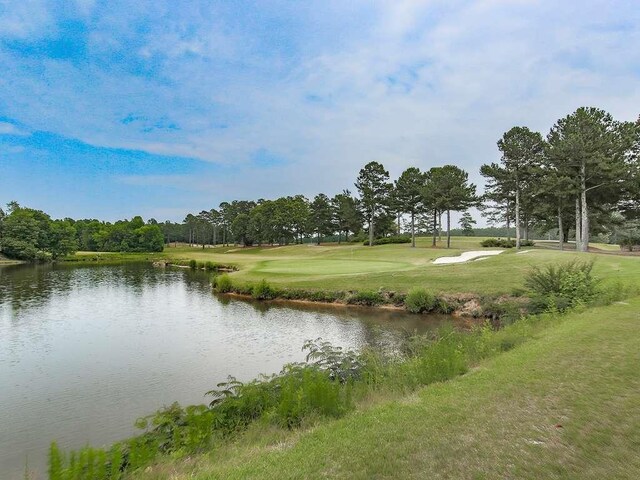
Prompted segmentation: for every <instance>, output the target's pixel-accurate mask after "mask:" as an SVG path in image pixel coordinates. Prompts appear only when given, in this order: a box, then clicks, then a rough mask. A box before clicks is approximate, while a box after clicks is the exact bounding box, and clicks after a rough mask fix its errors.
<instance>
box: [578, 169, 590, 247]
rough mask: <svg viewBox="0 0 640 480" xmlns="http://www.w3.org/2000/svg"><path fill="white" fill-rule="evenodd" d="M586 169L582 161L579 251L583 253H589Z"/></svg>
mask: <svg viewBox="0 0 640 480" xmlns="http://www.w3.org/2000/svg"><path fill="white" fill-rule="evenodd" d="M586 176H587V174H586V167H585V164H584V160H583V161H582V165H581V167H580V182H581V184H580V190H581V192H580V203H581V204H582V235H581V236H582V244H581V247H582V248H581V250H582V251H583V252H588V251H589V210H588V206H587V185H586V183H587V179H586Z"/></svg>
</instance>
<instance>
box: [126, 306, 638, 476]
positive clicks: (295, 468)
mask: <svg viewBox="0 0 640 480" xmlns="http://www.w3.org/2000/svg"><path fill="white" fill-rule="evenodd" d="M638 365H640V299H638V298H636V299H634V300H632V301H630V302H629V303H628V304H616V305H612V306H608V307H600V308H594V309H591V310H589V311H588V312H581V313H573V314H571V315H569V316H568V317H566V318H565V319H558V323H557V324H555V325H553V326H551V327H549V328H546V329H543V330H540V332H539V333H538V334H537V338H535V339H533V340H530V341H529V342H526V343H524V344H522V345H520V346H519V347H516V348H515V349H513V350H511V351H510V352H507V353H504V354H501V355H498V356H497V357H494V358H493V359H491V360H488V361H486V362H484V363H482V364H480V365H479V367H477V368H475V369H474V370H472V371H470V372H469V373H467V374H466V375H464V376H462V377H458V378H456V379H454V380H450V381H447V382H444V383H440V384H435V385H431V386H428V387H425V388H424V389H422V390H420V391H418V392H417V393H416V394H413V395H411V396H409V397H404V398H401V399H398V400H395V401H391V402H387V403H382V404H378V405H376V406H372V407H370V408H369V409H364V410H359V411H357V412H354V413H352V414H350V415H348V416H347V417H345V418H343V419H341V420H336V421H331V422H324V423H321V424H320V425H319V426H317V427H315V428H313V429H310V430H307V431H302V432H291V433H286V432H280V433H279V434H276V433H271V435H269V432H268V431H267V432H264V429H263V430H262V435H261V436H259V435H257V434H256V433H254V434H253V438H247V436H249V437H251V433H249V435H247V436H245V437H243V438H241V439H239V440H238V441H237V442H236V443H235V444H231V445H227V446H221V447H220V448H219V449H217V450H214V451H213V452H211V453H210V454H208V455H204V456H202V457H199V458H195V459H188V460H186V461H178V462H170V463H165V464H160V465H157V466H155V467H153V468H152V469H148V470H147V471H146V472H140V474H139V475H136V476H134V478H142V479H145V480H151V479H154V480H158V479H168V478H171V479H173V480H182V479H187V478H188V479H196V480H211V479H251V478H256V479H270V478H278V479H308V478H350V479H392V478H394V479H395V478H401V479H423V478H436V479H437V478H456V479H495V478H526V479H539V478H545V479H574V478H580V479H603V478H616V479H636V478H638V472H640V455H639V454H638V452H640V370H639V369H638Z"/></svg>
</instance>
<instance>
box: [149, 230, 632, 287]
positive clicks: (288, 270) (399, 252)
mask: <svg viewBox="0 0 640 480" xmlns="http://www.w3.org/2000/svg"><path fill="white" fill-rule="evenodd" d="M480 241H482V238H477V237H454V238H453V241H452V248H451V249H449V250H447V249H444V248H442V247H441V246H440V245H443V243H444V241H443V242H440V244H439V248H431V239H428V238H419V239H418V248H411V247H410V246H409V245H407V244H400V245H381V246H375V247H364V246H362V245H360V244H345V245H341V246H338V245H337V244H332V245H322V246H315V245H291V246H283V247H251V248H241V247H216V248H206V249H202V248H190V247H180V246H179V247H178V248H173V247H167V248H166V249H165V251H164V253H163V254H162V255H164V256H165V257H167V258H174V259H177V260H189V259H196V260H198V261H209V260H210V261H214V262H218V263H223V264H233V265H236V266H237V267H238V268H239V271H238V272H235V273H233V274H231V275H232V277H233V278H234V280H237V281H238V282H256V281H260V280H262V279H263V278H264V279H266V280H268V281H269V282H270V283H273V284H278V285H280V286H289V287H299V288H310V289H314V288H315V289H324V290H378V289H379V288H385V289H388V290H395V291H402V292H406V291H408V290H409V289H410V288H411V287H413V286H421V287H425V288H428V289H429V290H431V291H433V292H437V293H478V294H502V293H505V294H508V293H512V292H513V290H514V289H517V288H521V287H522V279H523V277H524V273H525V272H526V271H528V270H529V269H530V268H531V267H532V266H533V265H545V264H555V263H558V262H562V261H565V260H570V259H573V258H578V259H586V260H595V262H596V266H595V272H596V274H597V275H599V276H600V277H602V278H603V279H606V280H607V281H616V280H619V281H621V282H631V281H634V282H640V257H637V256H636V257H628V256H618V255H605V254H597V253H589V254H580V253H576V252H572V251H564V252H560V251H556V250H550V249H545V248H539V249H538V248H533V249H526V250H529V251H527V252H526V253H520V254H517V253H516V251H515V250H514V249H508V250H505V251H504V253H502V254H500V255H498V256H495V257H491V258H488V259H485V260H482V261H471V262H468V263H464V264H457V265H433V264H432V263H431V260H433V259H434V258H437V257H442V256H454V255H459V254H460V253H461V252H463V251H468V250H482V247H481V246H480Z"/></svg>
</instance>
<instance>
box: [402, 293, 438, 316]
mask: <svg viewBox="0 0 640 480" xmlns="http://www.w3.org/2000/svg"><path fill="white" fill-rule="evenodd" d="M404 305H405V308H406V309H407V310H408V311H409V312H411V313H425V312H432V311H433V310H435V308H436V307H437V305H438V299H437V298H436V296H435V295H433V294H432V293H429V292H427V290H426V289H424V288H421V287H413V288H412V289H411V290H409V293H408V294H407V297H406V298H405V300H404Z"/></svg>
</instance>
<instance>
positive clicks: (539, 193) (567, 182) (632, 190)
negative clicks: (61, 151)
mask: <svg viewBox="0 0 640 480" xmlns="http://www.w3.org/2000/svg"><path fill="white" fill-rule="evenodd" d="M497 146H498V150H499V152H500V153H501V157H500V160H499V162H495V163H490V164H486V165H482V167H481V168H480V173H481V175H482V176H483V177H484V178H485V179H486V187H485V191H484V193H482V194H479V193H478V192H477V191H476V186H475V185H474V184H473V183H470V182H469V175H468V173H467V172H466V171H464V170H463V169H461V168H459V167H457V166H455V165H444V166H438V167H432V168H430V169H429V170H427V171H421V170H420V169H419V168H417V167H409V168H407V169H406V170H405V171H403V172H402V173H401V175H400V176H399V177H398V178H397V179H395V180H392V179H391V178H390V176H389V172H388V171H387V170H386V168H385V167H384V165H382V164H381V163H379V162H375V161H373V162H369V163H368V164H366V165H365V166H364V167H363V168H362V169H361V170H360V171H359V173H358V176H357V178H356V179H355V182H354V187H355V194H353V193H352V192H351V191H350V190H348V189H345V190H343V191H342V192H341V193H338V194H336V195H334V196H332V197H330V196H328V195H326V194H324V193H319V194H317V195H315V196H314V197H313V198H312V199H308V198H306V197H305V196H303V195H295V196H286V197H280V198H277V199H272V200H270V199H257V200H233V201H229V202H227V201H225V202H222V203H220V204H219V206H218V207H217V208H211V209H208V210H202V211H200V212H199V213H195V214H193V213H190V214H188V215H187V216H186V217H185V219H184V220H183V222H180V223H176V222H171V221H165V222H163V223H158V222H157V221H156V220H154V219H150V220H149V221H148V222H147V223H146V224H145V223H144V221H143V220H142V218H140V217H134V218H133V219H132V220H130V221H128V220H123V221H120V222H115V223H114V224H110V223H107V222H100V221H98V220H78V221H74V220H70V219H65V220H55V221H52V220H51V219H48V217H47V216H46V214H43V213H42V212H37V211H34V210H30V209H25V208H22V207H19V208H15V206H14V207H12V208H10V209H9V215H4V214H2V215H1V216H0V235H2V237H0V242H1V243H0V245H1V248H2V251H3V252H4V253H5V254H6V255H9V256H16V252H17V251H18V250H20V248H23V250H24V252H26V253H22V254H19V255H22V256H28V257H32V256H33V255H34V254H35V253H34V252H37V251H44V252H48V253H47V254H48V255H50V256H52V257H56V256H59V255H60V254H61V252H65V251H69V250H70V249H71V247H75V248H76V249H81V250H89V251H160V250H162V244H163V243H165V244H168V243H172V242H185V243H189V244H192V245H193V244H199V245H202V246H203V248H204V247H205V246H206V245H218V244H224V245H228V244H230V243H233V244H239V245H244V246H251V245H264V244H279V245H286V244H291V243H302V242H308V241H311V240H313V241H315V242H317V243H318V244H319V243H321V242H322V241H323V240H325V239H327V238H329V239H331V240H337V241H338V242H342V241H364V242H365V243H366V244H369V245H373V244H374V243H375V240H376V239H378V238H380V237H390V236H394V235H399V234H401V233H404V234H406V235H407V236H408V237H410V241H411V245H412V246H413V247H415V238H416V235H417V234H430V235H432V245H434V246H435V245H436V237H437V235H439V234H440V232H441V231H442V229H443V228H444V229H445V230H446V232H447V242H446V245H447V248H448V247H450V244H451V230H452V225H451V213H452V212H463V214H462V218H461V219H460V222H459V224H460V227H461V229H462V231H463V232H464V233H465V234H467V235H470V234H472V233H473V225H474V224H475V220H474V219H473V218H472V217H471V215H470V213H469V212H468V211H467V210H468V209H469V208H471V207H477V208H479V209H480V211H481V212H482V214H483V215H484V216H485V217H486V218H487V220H488V221H489V223H490V224H491V225H494V226H499V227H503V228H504V231H505V232H510V231H511V230H512V229H513V228H515V237H516V247H517V248H520V246H521V243H522V240H523V239H524V240H527V239H528V235H529V232H531V231H534V230H535V231H537V232H550V233H549V235H550V236H551V232H553V237H554V238H558V239H559V240H560V242H559V245H560V248H561V249H562V248H564V244H565V242H566V241H568V240H569V239H570V238H573V239H575V248H576V249H577V250H579V251H586V250H587V247H588V244H589V240H590V237H591V235H594V234H600V233H604V232H610V233H611V232H614V233H615V236H616V238H618V239H620V241H621V242H624V241H626V242H627V243H629V244H640V224H639V221H640V174H639V171H640V166H639V162H640V160H639V159H640V119H639V120H638V121H637V122H621V121H617V120H615V119H614V118H613V117H612V116H611V115H610V114H609V113H607V112H605V111H603V110H601V109H597V108H585V107H582V108H579V109H577V110H576V111H575V112H573V113H571V114H570V115H567V116H566V117H564V118H562V119H559V120H558V121H557V122H556V123H555V124H554V125H553V126H552V127H551V129H550V131H549V133H548V134H547V135H546V137H544V136H543V135H542V134H541V133H539V132H535V131H532V130H530V129H529V128H527V127H523V126H517V127H513V128H511V129H510V130H509V131H507V132H505V133H504V134H503V135H502V137H501V138H500V139H499V140H498V142H497ZM43 215H44V216H45V217H46V218H47V220H46V221H44V220H43V218H44V217H43ZM3 217H4V219H3ZM11 217H14V218H13V219H12V218H11ZM23 217H30V218H31V220H28V221H27V220H26V219H24V218H23ZM20 219H22V220H20ZM443 221H444V225H443ZM21 222H22V223H23V225H22V226H20V225H16V223H17V224H20V223H21ZM24 222H27V223H29V225H30V226H27V225H26V224H24ZM38 222H39V223H38ZM36 224H38V225H40V227H39V228H40V231H42V232H45V233H42V234H40V233H38V234H36V233H34V232H36V231H37V230H38V229H36V228H35V226H36ZM45 224H46V225H48V226H46V227H45V226H43V225H45ZM3 232H4V233H3ZM405 239H406V238H405ZM21 241H24V242H26V243H28V244H29V245H31V246H30V247H29V248H26V246H24V245H23V247H16V245H18V243H19V242H21ZM16 242H18V243H16Z"/></svg>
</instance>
